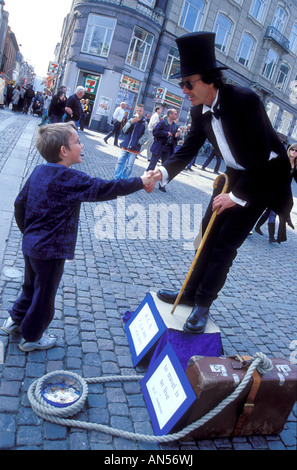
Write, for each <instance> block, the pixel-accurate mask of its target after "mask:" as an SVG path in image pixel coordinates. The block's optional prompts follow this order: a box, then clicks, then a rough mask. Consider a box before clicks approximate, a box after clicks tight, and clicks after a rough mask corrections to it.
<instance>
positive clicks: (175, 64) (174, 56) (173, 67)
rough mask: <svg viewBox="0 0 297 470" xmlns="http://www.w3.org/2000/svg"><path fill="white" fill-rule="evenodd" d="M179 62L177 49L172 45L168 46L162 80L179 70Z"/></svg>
mask: <svg viewBox="0 0 297 470" xmlns="http://www.w3.org/2000/svg"><path fill="white" fill-rule="evenodd" d="M179 63H180V60H179V53H178V49H177V48H176V47H174V46H170V49H169V52H168V56H167V60H166V64H165V68H164V72H163V78H164V80H169V79H170V77H171V75H173V74H174V73H175V72H177V71H178V70H179ZM173 80H174V79H173Z"/></svg>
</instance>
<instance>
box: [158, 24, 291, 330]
mask: <svg viewBox="0 0 297 470" xmlns="http://www.w3.org/2000/svg"><path fill="white" fill-rule="evenodd" d="M214 40H215V34H214V33H208V32H199V33H191V34H187V35H185V36H182V37H180V38H177V39H176V42H177V45H178V48H179V53H180V72H179V73H176V74H175V75H174V76H173V77H172V78H179V77H180V78H181V79H182V81H181V82H180V86H181V88H182V89H183V93H184V94H186V95H187V96H188V98H189V100H190V102H191V104H192V105H193V106H192V108H191V118H192V124H191V129H190V132H189V134H188V135H187V138H186V140H185V142H184V145H183V146H182V147H181V148H180V149H179V150H178V151H177V152H176V153H175V154H173V155H172V156H171V157H170V158H169V159H168V160H167V161H166V162H165V163H164V165H163V166H162V167H159V168H158V169H157V170H155V171H154V178H155V181H160V184H161V185H164V184H166V183H167V182H168V181H170V180H171V179H172V178H174V177H175V176H176V175H177V174H178V173H179V172H180V171H182V170H183V169H184V168H185V167H186V166H187V165H188V164H189V162H190V161H191V160H192V158H193V157H194V156H195V155H197V153H198V150H199V149H200V148H201V147H202V145H203V143H204V142H205V140H206V138H207V139H208V140H209V141H210V142H211V144H212V145H213V147H214V149H215V150H216V152H217V153H218V155H220V156H221V157H222V158H223V159H224V161H225V163H226V174H227V176H228V179H229V188H228V192H227V193H226V194H220V192H221V190H222V186H221V187H220V184H219V185H218V188H217V189H215V190H214V193H213V195H212V198H211V200H210V203H209V206H208V208H207V210H206V213H205V215H204V217H203V221H202V232H204V231H205V229H206V227H207V224H208V222H209V220H210V217H211V215H212V212H213V211H214V210H216V209H217V210H218V212H217V217H216V219H215V222H214V225H213V226H212V229H211V232H210V234H209V236H208V238H207V241H206V243H205V245H204V247H203V249H202V251H201V254H200V256H199V259H198V262H197V264H196V266H195V269H194V271H193V273H192V275H191V277H190V279H189V281H188V284H187V286H186V288H185V291H184V293H183V295H182V297H181V299H180V303H184V304H187V305H191V306H193V310H192V312H191V314H190V316H189V317H188V319H187V320H186V322H185V325H184V331H186V332H188V333H192V334H200V333H203V332H204V330H205V327H206V323H207V319H208V314H209V309H210V306H211V304H212V302H213V301H214V300H215V299H216V298H217V296H218V293H219V291H220V290H221V288H222V287H223V285H224V283H225V280H226V277H227V274H228V271H229V269H230V267H231V265H232V262H233V260H234V258H235V257H236V254H237V250H238V248H239V247H240V246H241V245H242V243H243V242H244V240H245V239H246V237H247V236H248V234H249V232H250V230H251V229H252V227H253V226H254V224H255V223H256V221H257V220H258V218H259V217H260V215H261V214H262V213H263V211H264V210H265V208H266V207H270V208H272V207H273V210H274V211H275V212H277V213H278V214H282V215H284V217H286V215H287V214H288V213H289V211H290V208H291V207H292V195H291V190H290V185H289V171H290V169H289V162H288V158H287V155H286V151H285V149H284V147H283V145H282V144H281V142H280V140H279V138H278V136H277V134H276V132H275V131H274V129H273V127H272V125H271V123H270V120H269V118H268V116H267V114H266V112H265V108H264V106H263V103H262V101H261V99H260V98H259V96H258V95H257V94H256V93H254V92H253V91H252V90H250V89H247V88H241V87H235V86H233V85H226V84H225V83H224V80H223V76H222V69H226V68H227V67H222V66H220V65H219V64H218V63H217V62H216V58H215V49H214ZM194 52H195V53H194ZM157 295H158V297H159V298H160V299H161V300H163V301H165V302H168V303H171V304H173V303H174V302H175V299H176V297H177V295H178V292H174V291H168V290H164V289H162V290H160V291H159V292H158V294H157Z"/></svg>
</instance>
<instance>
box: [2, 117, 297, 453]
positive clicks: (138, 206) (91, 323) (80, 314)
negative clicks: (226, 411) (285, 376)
mask: <svg viewBox="0 0 297 470" xmlns="http://www.w3.org/2000/svg"><path fill="white" fill-rule="evenodd" d="M39 122H40V120H39V119H38V118H36V117H32V116H24V115H22V114H14V113H13V112H12V111H10V110H5V109H4V110H0V139H1V146H0V152H1V161H0V172H1V173H0V196H1V201H0V217H1V230H0V238H1V240H0V241H1V250H0V257H1V261H2V268H1V278H0V291H1V310H0V324H2V323H3V321H4V320H5V319H6V317H7V309H8V308H9V307H11V305H12V303H13V301H14V300H15V299H16V298H17V296H18V294H19V292H20V289H21V283H22V272H23V259H22V252H21V235H20V232H19V230H18V228H17V226H16V223H15V222H14V220H13V201H14V197H15V195H16V194H17V192H18V190H19V188H20V185H21V184H22V183H23V181H24V179H26V177H27V176H28V175H29V174H30V173H31V171H32V169H33V168H34V167H35V166H36V165H37V164H39V163H40V162H41V161H42V159H41V157H40V156H39V154H38V152H37V151H36V149H35V146H34V132H35V130H36V128H37V125H38V123H39ZM80 137H81V140H82V142H83V143H84V144H85V148H84V159H83V163H82V165H81V166H80V169H81V170H82V171H85V172H86V173H89V174H91V175H93V176H100V177H102V178H104V179H111V178H112V176H113V171H114V167H115V164H116V161H117V157H118V155H119V152H120V149H119V148H117V147H115V146H113V145H112V143H113V139H110V141H109V142H110V145H109V144H108V145H106V144H105V143H104V142H103V140H102V137H103V135H102V134H100V133H98V132H94V131H90V130H86V131H85V132H80ZM202 162H203V159H202V157H199V158H198V166H196V167H194V168H193V171H184V172H182V174H180V175H179V176H178V177H177V178H176V179H175V180H174V181H172V182H171V183H170V185H169V186H168V187H167V192H166V193H162V192H161V191H159V190H158V188H156V189H155V191H154V193H153V194H150V195H148V194H146V193H145V192H144V191H140V192H138V193H135V194H133V195H130V196H127V197H126V198H120V199H118V201H109V202H108V203H105V206H104V207H105V209H106V211H107V212H110V213H111V215H113V216H114V217H113V220H114V222H115V224H114V227H113V230H112V231H110V230H109V231H108V232H107V236H108V237H109V238H105V239H103V240H102V239H101V240H100V239H98V237H99V234H100V230H101V232H102V229H103V228H102V223H101V222H102V217H103V214H102V206H101V205H100V204H94V203H84V204H83V205H82V209H81V217H80V225H79V235H78V241H77V248H76V255H75V259H74V260H69V262H67V263H66V265H65V273H64V276H63V279H62V282H61V285H60V288H59V291H58V295H57V301H56V314H55V318H54V320H53V322H52V324H51V325H50V328H49V332H50V333H53V334H55V335H56V336H57V337H58V343H57V347H55V348H53V349H51V350H48V351H34V352H31V353H27V354H25V353H22V352H21V351H20V350H19V348H18V341H19V338H18V337H17V336H13V337H11V338H8V337H7V336H6V335H5V334H4V333H3V332H1V333H0V346H1V350H0V353H1V354H2V353H3V354H2V359H3V360H2V361H0V378H1V382H0V384H1V385H0V449H18V450H20V449H33V450H37V449H40V450H97V449H98V450H106V451H107V450H112V451H115V450H131V451H132V450H133V451H136V450H163V451H164V450H165V451H177V450H179V451H180V452H183V451H191V452H192V451H195V450H200V449H201V450H222V449H224V450H225V449H226V450H259V449H261V450H262V449H264V450H296V417H297V409H296V404H295V408H294V409H293V410H292V412H291V414H290V416H289V419H288V422H287V424H286V425H285V428H284V430H283V431H282V432H281V434H280V435H272V436H251V437H237V438H232V439H231V438H230V439H229V438H222V439H212V440H210V439H207V440H199V441H198V442H196V441H194V440H184V441H178V442H173V443H170V444H166V445H165V444H162V445H157V444H149V443H146V442H137V441H133V440H128V439H123V438H122V437H114V436H112V435H108V434H105V433H99V432H97V431H87V430H82V429H76V428H67V427H64V426H62V425H57V424H52V423H49V422H46V421H44V420H43V419H41V418H39V417H38V416H37V415H36V414H35V413H34V412H33V411H32V409H31V407H30V404H29V402H28V398H27V390H28V387H29V385H30V384H31V383H32V382H33V381H34V380H35V379H36V378H39V377H41V376H43V375H44V374H46V373H48V372H51V371H53V370H58V369H66V370H71V371H73V372H76V373H78V374H79V375H81V376H83V377H94V376H96V377H98V376H104V375H108V374H122V375H127V374H129V375H134V374H135V373H136V371H135V369H134V367H133V364H132V359H131V353H130V349H129V345H128V341H127V337H126V334H125V332H124V329H123V323H122V318H121V317H122V315H123V314H124V313H125V312H126V311H127V310H131V311H134V310H135V309H136V308H137V307H138V306H139V304H140V303H141V301H142V300H143V298H144V297H145V295H146V293H147V292H148V291H149V290H157V289H158V288H160V287H161V286H163V287H167V288H180V286H181V284H182V282H183V281H184V279H185V276H186V274H187V271H188V268H189V266H190V264H191V262H192V259H193V250H192V249H188V245H187V242H188V240H187V239H186V238H187V237H186V235H185V227H182V228H184V230H182V231H181V233H180V234H178V232H174V234H173V237H172V236H171V230H169V237H166V233H165V235H164V239H162V240H160V237H161V235H160V236H159V237H158V239H154V237H153V236H152V233H153V232H154V230H155V229H156V228H155V227H154V226H153V221H152V220H151V219H150V212H149V204H161V203H164V204H166V205H167V206H169V205H170V204H173V205H176V206H172V207H175V209H176V208H177V210H179V208H180V207H182V206H181V205H182V204H184V205H187V204H189V202H191V204H192V206H191V210H194V209H193V201H196V202H197V204H202V210H204V209H205V207H206V203H207V201H208V199H209V195H210V193H211V190H212V184H213V181H214V178H215V176H216V175H214V173H213V171H212V169H211V168H210V169H209V170H208V171H206V172H204V171H202V170H201V164H202ZM145 167H146V159H145V158H142V157H139V158H138V159H137V160H136V162H135V166H134V169H133V175H141V174H142V172H143V171H144V169H145ZM222 169H223V168H221V170H222ZM293 190H294V195H295V198H294V199H295V206H294V208H293V212H292V219H293V223H295V226H296V227H297V201H296V196H297V190H296V184H295V182H294V183H293ZM101 204H102V203H101ZM123 208H124V209H125V211H126V221H127V225H126V237H121V233H122V231H123V226H122V225H120V217H119V216H120V215H121V214H120V213H122V211H123ZM143 208H144V209H145V216H146V223H143V225H142V226H141V227H140V226H137V224H136V221H135V217H136V215H135V214H136V213H137V211H141V210H144V209H143ZM135 211H136V212H135ZM100 215H101V219H100ZM131 216H132V218H131ZM100 220H101V222H100ZM182 222H183V223H184V224H185V226H186V224H187V223H188V219H187V218H186V216H185V217H184V218H183V217H182ZM165 228H166V227H165ZM188 229H189V230H190V231H191V227H190V228H188ZM150 230H152V232H150ZM159 230H160V234H161V228H160V227H159ZM266 230H267V228H266V227H265V226H264V227H263V231H264V232H265V233H264V236H263V237H261V236H259V235H257V234H252V235H251V236H250V237H249V238H248V239H247V240H246V242H245V243H244V245H243V247H242V248H241V249H240V251H239V253H238V256H237V258H236V260H235V262H234V264H233V266H232V268H231V271H230V273H229V277H228V280H227V282H226V284H225V286H224V288H223V290H222V291H221V293H220V295H219V298H218V299H217V300H216V301H215V303H214V304H213V306H212V309H211V314H212V318H213V319H214V321H215V323H216V324H217V325H218V326H219V327H220V329H221V336H222V343H223V348H224V353H225V354H226V355H233V354H248V355H253V354H254V353H255V352H257V351H261V352H263V353H265V354H267V355H268V356H269V357H285V358H287V359H289V358H290V357H291V359H292V358H293V359H295V360H296V345H295V344H296V340H297V332H296V324H297V323H296V319H297V318H296V317H297V314H296V287H297V284H296V263H297V229H296V231H293V230H292V229H290V228H288V241H287V242H286V243H283V244H281V245H279V244H270V243H269V242H268V234H267V232H266ZM135 231H136V232H137V233H138V234H140V235H141V234H142V235H141V237H140V238H139V239H135V240H134V239H133V233H134V234H135ZM193 231H194V230H193ZM112 235H114V238H112ZM150 235H151V236H150ZM174 237H175V238H174ZM101 238H102V237H101ZM166 238H168V239H166ZM294 341H295V343H294ZM294 345H295V346H294ZM0 358H1V356H0ZM77 418H78V419H80V420H86V421H90V422H97V423H102V424H106V425H110V426H112V427H114V428H120V429H124V430H126V431H132V432H137V433H144V434H153V430H152V426H151V421H150V417H149V413H148V410H147V408H146V405H145V402H144V399H143V395H142V392H141V389H140V385H139V383H138V382H132V383H123V384H121V383H113V384H106V385H102V384H94V385H91V386H90V393H89V397H88V403H87V404H86V405H85V407H84V408H83V410H82V411H81V412H80V413H79V415H78V416H77Z"/></svg>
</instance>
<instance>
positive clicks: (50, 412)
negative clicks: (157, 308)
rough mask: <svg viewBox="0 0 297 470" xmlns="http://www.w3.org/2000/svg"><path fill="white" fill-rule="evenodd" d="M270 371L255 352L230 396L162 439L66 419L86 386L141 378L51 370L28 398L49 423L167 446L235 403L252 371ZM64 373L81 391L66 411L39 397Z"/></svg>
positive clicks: (267, 362) (76, 408) (264, 358)
mask: <svg viewBox="0 0 297 470" xmlns="http://www.w3.org/2000/svg"><path fill="white" fill-rule="evenodd" d="M272 368H273V365H272V362H271V360H270V359H269V358H267V356H266V355H265V354H263V353H261V352H257V353H256V354H255V355H254V357H253V361H252V363H251V365H250V366H249V369H248V371H247V373H246V375H245V377H244V378H243V380H242V381H241V382H240V384H239V385H238V386H237V387H236V389H235V390H234V392H233V393H232V394H231V395H229V396H228V397H227V398H225V399H224V400H223V401H222V402H221V403H220V404H219V405H217V406H216V407H215V408H214V409H213V410H211V411H209V412H208V413H206V414H205V415H204V416H203V417H202V418H200V419H198V420H197V421H195V422H193V423H191V424H190V425H188V426H187V427H185V428H184V429H183V430H181V431H179V432H177V433H174V434H168V435H161V436H152V435H146V434H139V433H133V432H129V431H124V430H121V429H115V428H112V427H109V426H107V425H104V424H98V423H89V422H86V421H79V420H74V419H66V418H67V417H69V416H73V415H75V414H76V413H78V412H79V411H80V410H81V409H82V407H83V406H84V403H85V400H86V398H87V395H88V384H94V383H107V382H119V381H121V382H127V381H130V382H131V381H140V380H141V379H142V378H143V376H139V375H128V376H120V375H112V376H105V377H91V378H86V379H83V378H82V377H80V376H79V375H77V374H75V373H73V372H68V371H63V370H60V371H54V372H51V373H49V374H47V375H45V376H43V377H41V378H40V379H37V380H36V381H35V382H33V383H32V384H31V385H30V387H29V390H28V399H29V402H30V404H31V406H32V409H33V410H34V411H35V413H36V414H37V415H38V416H40V417H41V418H43V419H45V420H47V421H51V422H52V423H56V424H60V425H64V426H69V427H76V428H81V429H86V430H88V431H99V432H102V433H105V434H110V435H113V436H117V437H122V438H124V439H130V440H135V441H144V442H151V443H158V444H161V443H168V442H172V441H177V440H178V439H182V438H183V437H185V436H187V435H188V434H190V433H191V432H192V431H194V430H196V429H197V428H199V427H201V426H203V425H204V424H205V423H207V421H209V420H210V419H212V418H214V417H215V416H216V415H217V414H219V413H220V412H221V411H222V410H223V409H224V408H225V407H226V406H228V405H229V404H230V403H231V402H232V401H234V400H235V399H236V398H237V397H238V396H239V395H240V393H241V392H242V391H243V390H244V389H245V387H246V386H247V385H248V383H249V381H250V379H251V377H252V375H253V372H254V371H255V369H257V370H258V372H259V373H260V374H265V373H267V372H269V371H271V370H272ZM65 373H67V375H69V376H72V377H74V378H75V379H77V380H78V381H79V382H80V383H81V385H82V390H83V391H82V395H81V397H80V398H79V399H78V400H77V401H76V402H75V403H74V404H73V405H69V406H67V407H66V408H56V407H53V406H51V405H50V404H48V403H46V402H45V401H44V399H43V397H42V395H41V387H42V384H43V382H44V380H45V379H47V378H50V377H52V376H54V375H59V374H65Z"/></svg>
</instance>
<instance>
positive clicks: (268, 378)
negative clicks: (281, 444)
mask: <svg viewBox="0 0 297 470" xmlns="http://www.w3.org/2000/svg"><path fill="white" fill-rule="evenodd" d="M271 361H272V364H273V369H272V370H271V372H267V373H265V374H263V375H262V374H259V373H258V372H257V370H255V371H254V373H253V375H252V376H251V379H250V380H249V382H248V384H247V386H246V387H245V388H244V389H243V390H242V392H241V393H240V395H239V396H238V397H237V398H236V399H235V400H234V401H232V402H231V403H230V404H228V405H227V407H226V408H224V409H223V410H222V411H221V412H220V413H219V414H217V415H216V416H214V417H213V418H211V419H210V420H209V421H208V422H207V423H205V424H203V425H202V426H201V427H198V428H196V429H195V430H194V431H192V432H191V434H190V435H191V437H193V438H196V439H205V438H212V437H228V436H249V435H252V434H278V433H280V432H281V430H282V429H283V427H284V425H285V423H286V421H287V419H288V416H289V414H290V412H291V410H292V408H293V406H294V403H295V401H296V400H297V367H296V366H295V365H293V364H291V363H290V362H289V361H287V360H286V359H279V358H274V359H271ZM250 363H251V360H250V358H249V357H239V356H235V357H203V356H193V357H191V358H190V360H189V363H188V366H187V370H186V375H187V377H188V379H189V381H190V383H191V385H192V387H193V390H194V392H195V394H196V397H197V400H196V401H195V403H194V404H193V406H192V408H191V410H190V413H189V415H188V416H187V420H188V423H187V425H189V424H191V423H194V422H195V421H196V420H198V419H200V418H201V417H202V416H204V415H205V414H206V413H208V412H209V411H211V410H213V409H214V408H215V407H216V406H217V405H219V404H220V403H221V402H222V401H223V400H224V399H225V398H226V397H228V396H230V395H231V393H232V392H233V391H234V390H235V388H236V386H237V385H238V384H239V383H240V382H241V381H242V380H243V378H244V377H245V374H246V372H247V370H248V366H249V365H250Z"/></svg>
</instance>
